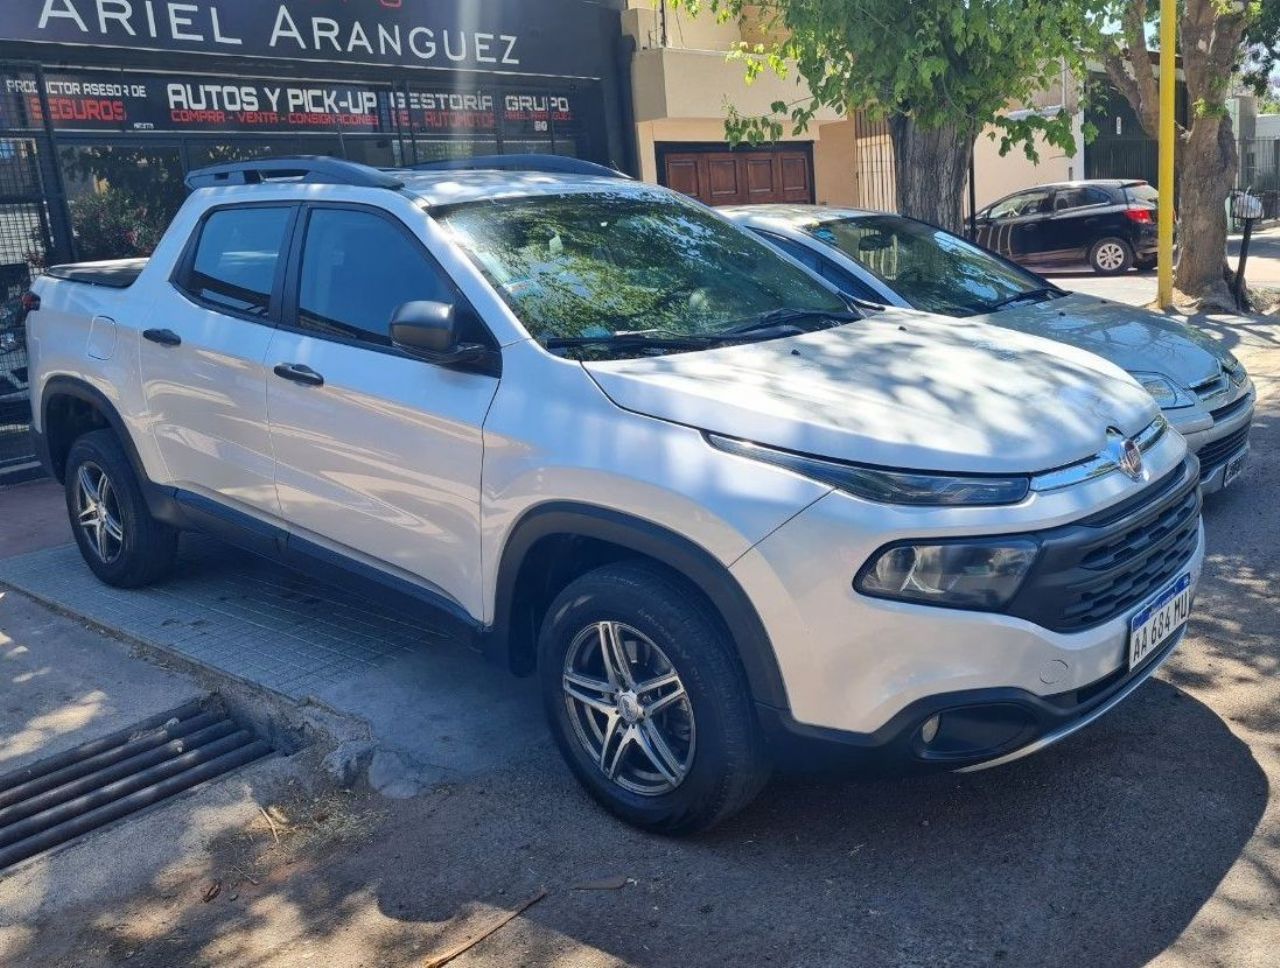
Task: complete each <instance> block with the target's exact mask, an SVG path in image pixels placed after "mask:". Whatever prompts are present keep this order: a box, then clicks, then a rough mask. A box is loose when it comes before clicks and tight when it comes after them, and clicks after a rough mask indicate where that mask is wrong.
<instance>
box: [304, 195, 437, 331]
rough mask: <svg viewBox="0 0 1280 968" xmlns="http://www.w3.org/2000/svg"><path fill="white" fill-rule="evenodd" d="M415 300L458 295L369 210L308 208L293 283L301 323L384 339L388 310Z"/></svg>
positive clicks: (395, 228)
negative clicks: (296, 277)
mask: <svg viewBox="0 0 1280 968" xmlns="http://www.w3.org/2000/svg"><path fill="white" fill-rule="evenodd" d="M419 299H425V300H435V301H439V302H452V303H456V302H457V301H458V299H459V297H458V294H457V291H456V290H455V289H454V287H453V284H452V283H451V282H450V281H449V279H448V277H447V276H446V275H445V274H444V271H443V270H442V269H441V268H440V267H439V266H438V265H436V264H435V262H434V261H432V260H431V259H430V258H429V257H428V256H427V254H426V253H425V252H424V251H423V250H422V249H421V248H420V247H419V245H418V244H417V243H416V242H415V241H414V240H413V239H411V238H410V237H409V236H408V235H406V234H405V233H404V232H403V231H401V230H400V228H399V227H398V226H396V225H395V224H393V223H392V222H390V221H388V220H387V219H386V218H383V217H382V216H380V215H376V214H374V213H372V212H357V211H352V210H350V209H331V208H317V209H314V210H312V212H311V215H310V217H309V218H308V219H307V235H306V239H305V240H304V242H303V248H302V272H301V279H300V283H299V288H298V325H299V326H300V327H301V328H303V329H305V330H310V331H312V332H314V333H316V334H318V335H323V336H338V337H342V338H345V339H357V340H360V341H361V342H364V343H372V344H375V345H378V346H390V345H391V337H390V334H389V330H390V327H391V317H392V315H393V314H394V313H395V311H396V309H397V308H399V307H400V306H401V305H403V304H404V303H407V302H413V301H414V300H419Z"/></svg>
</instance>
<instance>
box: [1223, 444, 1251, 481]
mask: <svg viewBox="0 0 1280 968" xmlns="http://www.w3.org/2000/svg"><path fill="white" fill-rule="evenodd" d="M1248 460H1249V448H1248V447H1246V448H1245V449H1244V450H1242V451H1240V453H1238V454H1236V455H1235V456H1234V457H1232V458H1231V460H1229V461H1227V469H1226V471H1225V472H1224V473H1223V475H1222V486H1223V487H1226V486H1227V485H1228V484H1230V483H1231V482H1232V481H1234V480H1235V479H1236V478H1237V477H1239V476H1240V475H1241V474H1243V473H1244V465H1245V463H1246V462H1247V461H1248Z"/></svg>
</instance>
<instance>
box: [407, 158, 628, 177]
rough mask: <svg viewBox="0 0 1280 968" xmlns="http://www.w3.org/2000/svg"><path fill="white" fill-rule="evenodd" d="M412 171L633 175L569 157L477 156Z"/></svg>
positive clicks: (425, 164)
mask: <svg viewBox="0 0 1280 968" xmlns="http://www.w3.org/2000/svg"><path fill="white" fill-rule="evenodd" d="M410 170H411V171H494V170H496V171H537V172H546V173H549V174H557V175H596V176H597V177H600V178H624V179H626V180H627V181H630V180H631V176H630V175H624V174H623V173H622V172H620V171H617V170H615V169H613V168H608V167H606V166H604V165H597V164H596V163H595V162H594V161H583V160H582V159H581V158H569V157H566V156H565V155H477V156H476V157H474V158H450V159H448V160H446V161H427V162H423V163H421V164H417V165H411V166H410Z"/></svg>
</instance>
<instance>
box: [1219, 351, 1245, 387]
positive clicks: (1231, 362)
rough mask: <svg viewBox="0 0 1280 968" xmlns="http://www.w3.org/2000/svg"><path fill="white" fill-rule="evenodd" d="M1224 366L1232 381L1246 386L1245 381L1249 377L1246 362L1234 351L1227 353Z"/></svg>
mask: <svg viewBox="0 0 1280 968" xmlns="http://www.w3.org/2000/svg"><path fill="white" fill-rule="evenodd" d="M1222 367H1223V369H1225V370H1226V371H1227V376H1229V377H1231V382H1232V383H1234V384H1235V385H1236V386H1238V387H1242V386H1244V383H1245V381H1246V380H1247V379H1249V373H1248V371H1247V370H1245V368H1244V364H1243V363H1241V362H1240V361H1239V360H1237V359H1236V357H1235V354H1234V353H1228V354H1227V358H1226V360H1225V361H1224V362H1223V364H1222Z"/></svg>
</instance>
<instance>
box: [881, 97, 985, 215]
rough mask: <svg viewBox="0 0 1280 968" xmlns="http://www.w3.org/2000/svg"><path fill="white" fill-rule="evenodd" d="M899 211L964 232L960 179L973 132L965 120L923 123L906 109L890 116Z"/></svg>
mask: <svg viewBox="0 0 1280 968" xmlns="http://www.w3.org/2000/svg"><path fill="white" fill-rule="evenodd" d="M889 132H890V134H891V135H892V136H893V172H894V179H895V181H896V183H897V192H898V211H899V213H901V214H902V215H906V216H907V217H908V218H917V219H920V221H922V222H928V223H929V224H930V225H937V226H938V227H940V228H944V229H947V230H948V231H950V232H955V233H956V234H958V235H963V234H964V228H965V226H964V199H965V185H966V183H967V182H968V180H969V154H970V152H971V151H972V150H973V142H974V139H975V138H976V135H975V134H974V133H973V131H972V130H971V128H970V127H969V126H968V125H957V124H947V125H943V126H942V127H939V128H929V129H924V128H921V127H920V126H918V125H917V124H916V123H915V120H914V119H913V118H911V117H910V116H908V115H904V114H895V115H893V116H891V117H890V118H889Z"/></svg>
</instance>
